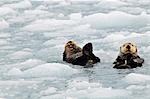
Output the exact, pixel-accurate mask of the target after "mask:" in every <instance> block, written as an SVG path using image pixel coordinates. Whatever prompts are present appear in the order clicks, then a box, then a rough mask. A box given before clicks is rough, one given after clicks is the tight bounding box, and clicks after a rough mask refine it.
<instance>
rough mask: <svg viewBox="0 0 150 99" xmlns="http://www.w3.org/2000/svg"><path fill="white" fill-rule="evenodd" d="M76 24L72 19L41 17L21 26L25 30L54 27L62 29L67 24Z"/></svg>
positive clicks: (54, 28)
mask: <svg viewBox="0 0 150 99" xmlns="http://www.w3.org/2000/svg"><path fill="white" fill-rule="evenodd" d="M74 24H76V22H74V21H72V20H56V19H41V20H36V21H34V22H32V23H31V24H29V25H27V26H25V27H23V30H26V31H35V32H36V31H50V30H56V29H62V28H65V27H67V26H71V25H74Z"/></svg>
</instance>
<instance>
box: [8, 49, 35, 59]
mask: <svg viewBox="0 0 150 99" xmlns="http://www.w3.org/2000/svg"><path fill="white" fill-rule="evenodd" d="M32 55H33V54H32V52H30V51H24V50H21V51H17V52H14V53H12V54H9V55H7V56H8V57H9V58H10V59H24V58H30V57H32Z"/></svg>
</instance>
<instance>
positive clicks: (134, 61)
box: [113, 43, 144, 69]
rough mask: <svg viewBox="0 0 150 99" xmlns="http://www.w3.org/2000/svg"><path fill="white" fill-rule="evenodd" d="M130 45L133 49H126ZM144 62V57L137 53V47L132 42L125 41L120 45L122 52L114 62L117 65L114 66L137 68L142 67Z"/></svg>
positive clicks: (118, 67)
mask: <svg viewBox="0 0 150 99" xmlns="http://www.w3.org/2000/svg"><path fill="white" fill-rule="evenodd" d="M127 45H129V46H130V47H133V48H131V50H129V51H128V50H126V49H125V48H126V47H127ZM143 63H144V59H143V58H140V57H139V56H138V55H137V47H136V46H135V45H133V44H132V43H125V44H124V45H122V46H121V47H120V54H119V55H118V57H117V59H116V61H115V62H114V63H113V64H115V66H114V67H113V68H117V69H126V68H136V67H141V66H142V64H143Z"/></svg>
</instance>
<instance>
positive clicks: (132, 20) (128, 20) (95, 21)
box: [82, 11, 150, 29]
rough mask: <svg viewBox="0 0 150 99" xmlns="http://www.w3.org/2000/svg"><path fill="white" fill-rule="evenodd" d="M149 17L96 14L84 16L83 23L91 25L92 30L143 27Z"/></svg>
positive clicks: (121, 13) (145, 15)
mask: <svg viewBox="0 0 150 99" xmlns="http://www.w3.org/2000/svg"><path fill="white" fill-rule="evenodd" d="M149 16H150V15H148V14H141V15H131V14H127V13H124V12H120V11H113V12H110V13H96V14H92V15H88V16H85V17H84V18H83V20H82V22H83V23H88V24H91V26H92V27H94V28H99V29H105V28H127V27H143V26H147V25H148V24H149V23H150V17H149Z"/></svg>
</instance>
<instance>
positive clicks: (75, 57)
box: [63, 43, 100, 67]
mask: <svg viewBox="0 0 150 99" xmlns="http://www.w3.org/2000/svg"><path fill="white" fill-rule="evenodd" d="M65 48H66V47H65ZM67 53H68V52H67V50H65V51H64V53H63V61H66V62H68V63H72V64H73V65H81V66H85V67H89V66H90V67H91V66H92V65H93V64H95V63H97V62H100V59H99V58H98V57H96V56H95V55H94V54H93V47H92V44H91V43H87V44H86V45H85V46H84V47H83V49H82V50H80V48H79V47H78V49H75V52H74V53H73V54H71V55H70V56H69V57H67Z"/></svg>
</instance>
